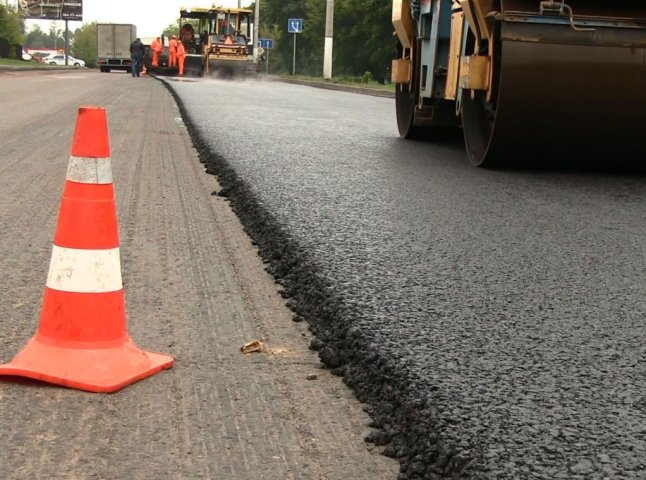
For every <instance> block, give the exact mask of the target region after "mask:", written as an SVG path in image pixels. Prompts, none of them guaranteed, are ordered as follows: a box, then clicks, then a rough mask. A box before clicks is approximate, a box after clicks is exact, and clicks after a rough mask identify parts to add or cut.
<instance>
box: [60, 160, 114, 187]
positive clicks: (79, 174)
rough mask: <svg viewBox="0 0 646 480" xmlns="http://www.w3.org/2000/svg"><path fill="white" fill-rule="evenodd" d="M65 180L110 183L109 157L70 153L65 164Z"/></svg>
mask: <svg viewBox="0 0 646 480" xmlns="http://www.w3.org/2000/svg"><path fill="white" fill-rule="evenodd" d="M67 180H69V181H71V182H77V183H96V184H107V183H112V165H111V163H110V157H107V158H89V157H75V156H74V155H71V156H70V161H69V163H68V166H67Z"/></svg>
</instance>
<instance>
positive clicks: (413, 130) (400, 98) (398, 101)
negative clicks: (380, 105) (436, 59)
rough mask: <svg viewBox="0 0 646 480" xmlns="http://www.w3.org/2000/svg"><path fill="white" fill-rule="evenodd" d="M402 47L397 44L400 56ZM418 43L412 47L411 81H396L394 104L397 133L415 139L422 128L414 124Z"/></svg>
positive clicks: (418, 136) (416, 97)
mask: <svg viewBox="0 0 646 480" xmlns="http://www.w3.org/2000/svg"><path fill="white" fill-rule="evenodd" d="M403 50H404V48H403V46H402V45H401V44H399V46H398V54H399V57H398V58H401V56H402V52H403ZM419 51H420V48H419V45H418V44H416V45H415V48H414V49H413V58H412V59H411V60H412V62H411V68H412V70H413V75H412V77H413V78H412V80H411V83H409V84H406V83H398V84H397V88H396V90H395V105H396V109H397V128H398V129H399V135H400V136H401V137H403V138H408V139H417V138H420V137H421V136H422V130H423V129H422V128H421V127H419V126H416V125H414V122H415V106H416V105H417V99H418V96H419Z"/></svg>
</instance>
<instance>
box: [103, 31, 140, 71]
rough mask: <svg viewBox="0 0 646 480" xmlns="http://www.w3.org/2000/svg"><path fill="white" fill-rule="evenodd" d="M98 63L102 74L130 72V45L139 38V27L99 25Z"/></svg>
mask: <svg viewBox="0 0 646 480" xmlns="http://www.w3.org/2000/svg"><path fill="white" fill-rule="evenodd" d="M96 37H97V38H96V46H97V63H98V65H99V69H100V70H101V71H102V72H109V71H110V70H125V71H127V72H129V71H130V69H131V67H132V61H131V60H130V44H131V43H132V42H134V41H135V39H136V38H137V27H136V26H135V25H130V24H118V23H99V24H97V26H96Z"/></svg>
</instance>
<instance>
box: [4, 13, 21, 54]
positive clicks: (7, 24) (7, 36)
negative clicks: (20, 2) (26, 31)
mask: <svg viewBox="0 0 646 480" xmlns="http://www.w3.org/2000/svg"><path fill="white" fill-rule="evenodd" d="M22 32H23V22H22V18H21V17H20V15H18V12H16V9H15V8H14V7H12V6H8V5H0V38H2V39H4V40H5V41H6V42H7V43H9V45H22V40H23V34H22Z"/></svg>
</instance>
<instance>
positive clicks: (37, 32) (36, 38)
mask: <svg viewBox="0 0 646 480" xmlns="http://www.w3.org/2000/svg"><path fill="white" fill-rule="evenodd" d="M48 38H49V37H48V36H47V34H46V33H45V32H43V31H42V30H41V29H40V27H39V26H38V25H34V26H33V28H32V29H31V30H30V31H29V32H27V34H26V35H25V43H24V45H25V47H28V48H44V47H45V46H46V45H47V43H48Z"/></svg>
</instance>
